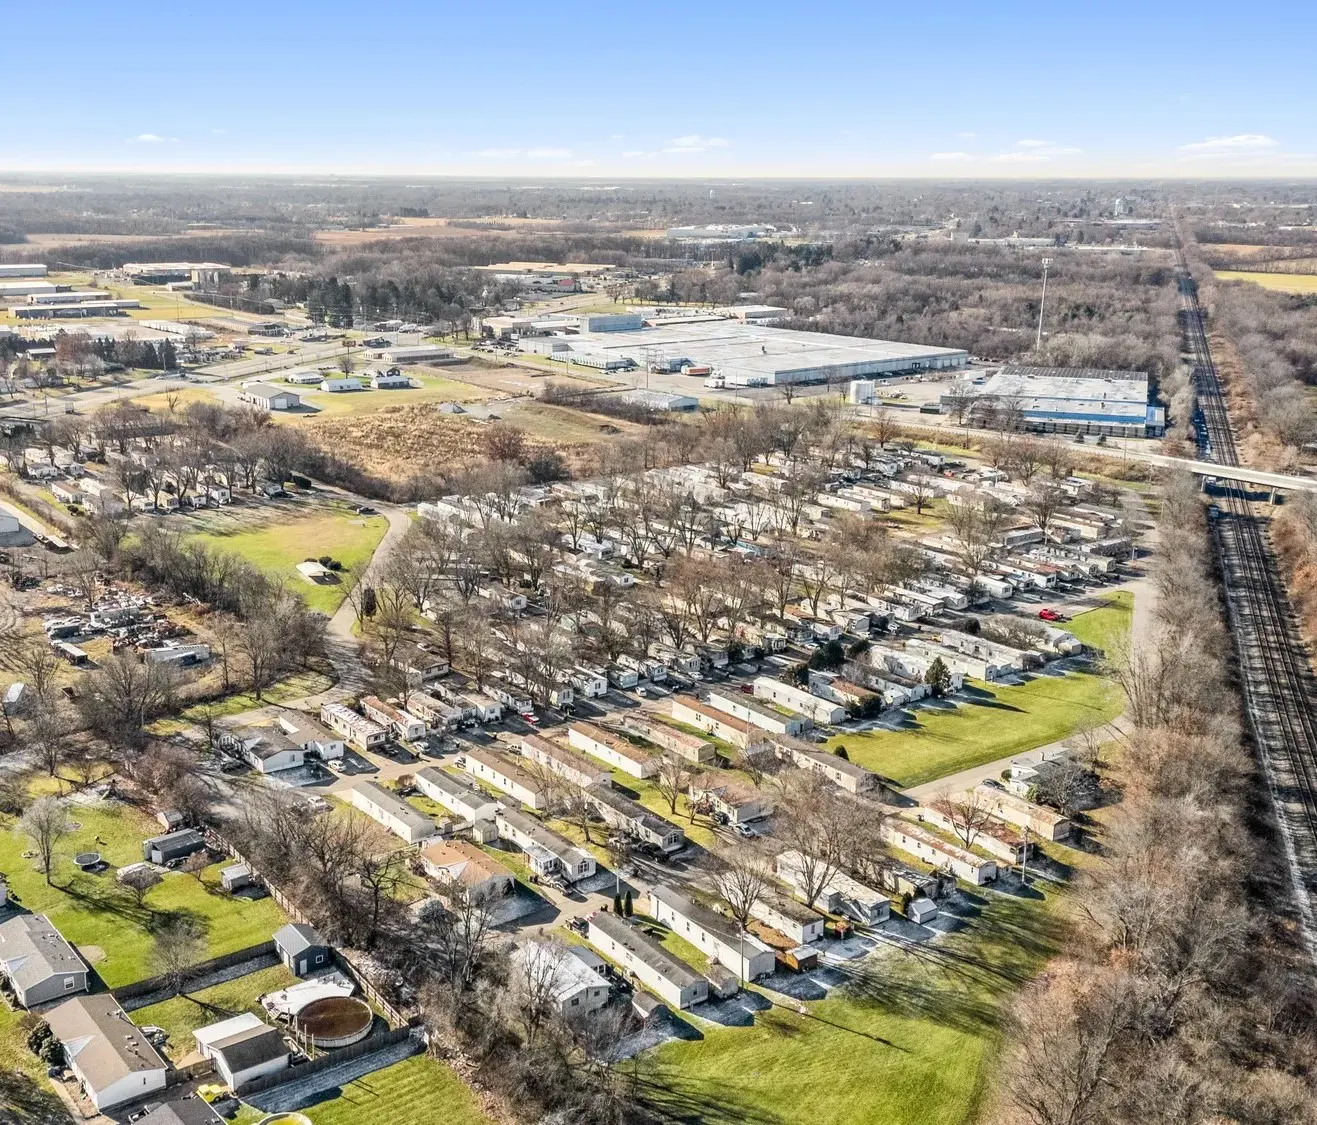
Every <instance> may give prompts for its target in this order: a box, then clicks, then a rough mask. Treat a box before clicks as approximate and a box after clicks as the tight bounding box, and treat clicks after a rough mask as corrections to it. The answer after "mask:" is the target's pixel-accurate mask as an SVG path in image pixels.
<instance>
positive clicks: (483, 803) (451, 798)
mask: <svg viewBox="0 0 1317 1125" xmlns="http://www.w3.org/2000/svg"><path fill="white" fill-rule="evenodd" d="M412 781H413V784H415V786H416V788H417V789H419V790H420V791H421V792H422V793H424V794H425V795H426V796H427V797H429V798H430V800H432V801H434V802H435V804H438V805H442V806H443V807H444V808H446V809H447V810H448V811H449V812H450V813H452V814H453V815H454V816H455V817H457V818H458V820H459V822H460V823H461V825H462V827H469V826H470V825H472V824H474V823H475V822H476V821H477V820H493V819H494V814H495V813H496V812H498V809H499V803H498V801H496V800H495V799H494V798H493V797H491V796H490V795H489V794H488V793H486V792H485V791H484V790H483V789H481V788H480V787H479V786H478V785H472V784H471V782H469V781H467V780H466V779H464V778H461V777H455V776H453V774H451V773H445V772H444V771H443V770H441V769H436V768H435V767H434V766H426V767H425V768H424V769H419V770H417V771H416V773H415V774H413V775H412Z"/></svg>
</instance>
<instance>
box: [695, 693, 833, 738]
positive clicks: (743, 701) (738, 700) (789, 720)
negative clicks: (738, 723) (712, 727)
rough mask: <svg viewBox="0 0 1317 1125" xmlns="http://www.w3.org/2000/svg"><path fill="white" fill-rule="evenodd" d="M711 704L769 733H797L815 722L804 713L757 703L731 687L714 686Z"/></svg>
mask: <svg viewBox="0 0 1317 1125" xmlns="http://www.w3.org/2000/svg"><path fill="white" fill-rule="evenodd" d="M709 706H710V707H716V708H717V709H718V710H719V711H724V712H726V713H727V714H729V715H731V716H732V717H733V718H734V719H741V720H743V721H744V722H747V723H749V724H750V725H751V726H753V727H757V728H758V729H759V730H761V731H766V732H767V733H769V734H789V735H797V734H801V733H803V732H804V731H806V730H808V729H809V727H810V726H812V725H813V724H812V723H811V721H810V720H809V719H807V718H805V717H804V716H803V715H787V714H783V713H782V712H781V711H778V710H775V709H774V708H772V707H769V706H768V705H767V704H764V703H757V702H755V701H754V700H753V699H750V698H748V697H746V696H744V695H742V694H741V693H740V692H738V691H735V690H733V689H729V688H714V689H711V690H710V692H709Z"/></svg>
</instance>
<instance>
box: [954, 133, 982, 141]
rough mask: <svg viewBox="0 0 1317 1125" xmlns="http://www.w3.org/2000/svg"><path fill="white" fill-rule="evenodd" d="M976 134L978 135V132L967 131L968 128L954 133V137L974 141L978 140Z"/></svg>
mask: <svg viewBox="0 0 1317 1125" xmlns="http://www.w3.org/2000/svg"><path fill="white" fill-rule="evenodd" d="M978 136H979V135H978V133H972V132H969V131H968V130H967V131H965V132H963V133H957V134H956V137H957V138H958V139H959V140H962V141H974V140H978Z"/></svg>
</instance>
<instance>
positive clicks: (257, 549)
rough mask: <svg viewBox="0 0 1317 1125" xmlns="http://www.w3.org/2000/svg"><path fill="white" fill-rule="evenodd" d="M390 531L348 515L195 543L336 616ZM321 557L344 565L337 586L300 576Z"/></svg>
mask: <svg viewBox="0 0 1317 1125" xmlns="http://www.w3.org/2000/svg"><path fill="white" fill-rule="evenodd" d="M388 526H389V521H388V520H387V519H385V518H384V517H383V516H358V515H355V514H353V513H352V512H350V511H347V510H346V509H344V510H343V511H340V512H332V513H329V514H325V515H319V516H308V517H305V518H300V519H292V520H289V521H288V522H287V523H276V524H270V525H268V526H266V527H261V528H257V529H253V530H248V531H231V532H226V531H207V532H202V533H201V534H200V535H199V536H197V538H199V539H203V540H205V541H206V542H208V543H210V544H211V545H212V546H214V547H218V548H220V549H221V550H225V551H231V552H232V553H233V554H235V555H241V556H242V557H243V558H245V559H247V560H248V561H250V562H252V563H254V564H255V565H256V566H258V567H260V568H261V569H262V570H264V571H265V572H266V573H267V574H269V575H271V576H272V577H280V578H284V579H286V580H287V581H288V584H289V586H290V588H291V589H293V590H295V591H296V592H297V593H299V594H301V595H302V597H303V598H305V599H306V603H307V604H308V605H309V606H311V608H312V609H318V610H320V611H321V612H322V613H327V614H332V613H333V612H334V611H335V610H336V609H338V607H339V606H340V605H341V604H342V603H343V599H344V598H346V597H347V592H348V587H349V586H350V585H351V582H352V575H353V573H354V572H355V571H357V570H358V569H360V568H363V567H365V566H366V565H367V564H368V563H369V562H370V558H371V555H373V554H374V552H375V547H376V545H377V544H378V543H379V541H380V540H381V539H382V538H384V532H385V530H386V529H387V528H388ZM322 555H330V556H332V557H333V558H334V559H336V560H337V561H338V562H340V563H342V564H343V570H342V572H341V580H340V581H339V582H337V583H333V584H330V585H324V586H322V585H318V584H315V583H312V582H308V581H306V580H305V579H304V578H303V577H302V576H301V575H300V574H298V572H297V570H296V567H297V564H298V563H300V562H303V561H304V560H306V559H308V558H310V559H318V558H320V557H321V556H322Z"/></svg>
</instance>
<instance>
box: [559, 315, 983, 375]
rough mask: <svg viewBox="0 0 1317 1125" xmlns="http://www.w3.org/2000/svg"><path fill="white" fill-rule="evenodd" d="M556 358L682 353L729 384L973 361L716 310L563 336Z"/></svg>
mask: <svg viewBox="0 0 1317 1125" xmlns="http://www.w3.org/2000/svg"><path fill="white" fill-rule="evenodd" d="M563 343H565V344H566V349H565V350H558V351H555V352H554V353H553V358H555V359H561V360H564V361H565V360H566V359H567V358H568V357H570V358H571V361H572V362H573V363H576V362H580V363H582V364H585V365H589V366H596V367H604V368H610V367H612V368H616V367H620V366H624V365H632V366H640V365H642V364H643V362H644V360H645V357H646V355H661V356H679V357H681V358H683V359H686V360H688V361H689V363H688V364H687V366H692V367H709V368H712V369H713V370H714V371H716V372H717V373H718V374H719V375H721V376H722V377H723V379H724V380H725V382H726V385H727V386H729V387H755V386H761V387H771V386H779V385H781V384H784V383H823V382H842V381H846V380H850V379H859V378H864V377H866V376H869V377H883V376H892V375H905V374H911V373H915V372H924V371H952V370H956V369H958V368H962V367H965V366H966V365H967V364H968V363H969V353H968V352H965V351H963V350H960V349H958V348H939V347H932V346H930V345H926V344H903V343H897V342H894V341H890V340H867V339H864V338H863V337H859V336H838V335H834V334H832V333H827V332H797V331H794V330H792V329H789V328H771V327H765V326H763V325H761V324H756V323H755V322H754V321H753V320H741V319H733V318H731V317H724V316H716V315H700V316H691V315H675V316H659V317H649V318H647V319H646V326H645V327H638V328H634V329H623V330H613V331H608V332H592V331H590V330H589V328H588V327H586V331H585V333H584V334H582V335H580V336H568V337H566V338H565V339H564V341H563Z"/></svg>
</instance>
